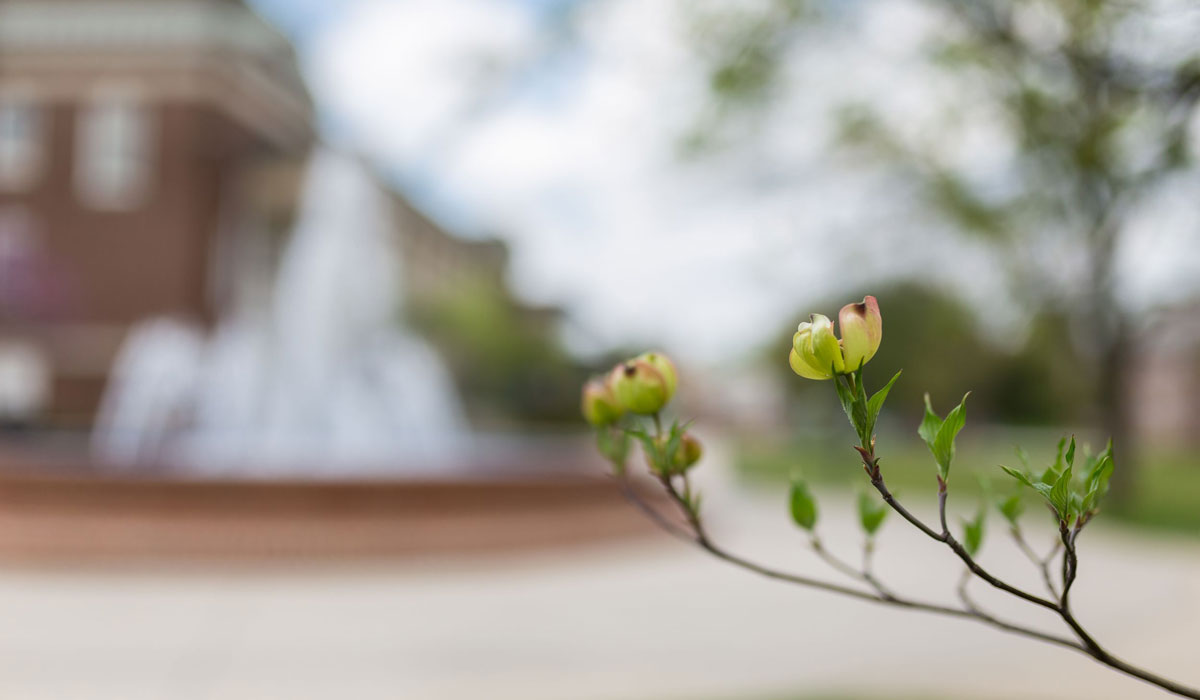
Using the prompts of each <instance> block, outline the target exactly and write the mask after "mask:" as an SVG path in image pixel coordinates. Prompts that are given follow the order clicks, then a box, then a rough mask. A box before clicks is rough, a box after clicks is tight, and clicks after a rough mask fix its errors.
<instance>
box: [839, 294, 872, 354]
mask: <svg viewBox="0 0 1200 700" xmlns="http://www.w3.org/2000/svg"><path fill="white" fill-rule="evenodd" d="M838 325H839V326H841V330H842V354H843V358H844V361H845V365H846V369H847V370H849V371H855V370H857V369H858V368H860V367H862V366H863V365H865V364H867V362H868V361H869V360H870V359H871V358H872V357H874V356H875V352H876V351H877V350H879V343H880V342H881V341H882V340H883V317H882V316H881V315H880V314H879V302H877V301H876V300H875V297H873V296H866V297H864V298H863V300H862V301H861V302H859V303H857V304H846V305H845V306H843V307H842V310H841V311H840V312H839V313H838Z"/></svg>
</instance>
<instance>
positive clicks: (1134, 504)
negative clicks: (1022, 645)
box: [736, 429, 1200, 536]
mask: <svg viewBox="0 0 1200 700" xmlns="http://www.w3.org/2000/svg"><path fill="white" fill-rule="evenodd" d="M1058 437H1059V435H1058V434H1056V433H1051V432H1047V431H1039V430H999V429H997V430H989V431H977V432H974V433H964V435H963V436H962V437H961V438H960V440H959V445H958V451H957V456H956V457H955V460H954V468H953V471H952V472H951V477H950V487H951V493H952V494H953V497H954V498H955V500H957V501H958V502H959V503H963V502H965V501H967V500H969V499H976V498H978V497H979V495H980V493H981V491H982V488H981V486H980V478H981V477H982V478H983V479H985V480H987V481H988V482H990V484H991V489H992V490H993V491H997V492H1005V493H1007V492H1008V491H1009V490H1011V489H1012V488H1013V481H1012V479H1011V478H1009V477H1008V476H1007V475H1005V474H1004V473H1003V472H1002V471H1001V470H1000V469H999V467H998V466H997V465H999V464H1006V465H1009V466H1018V467H1019V466H1020V461H1019V460H1018V458H1017V457H1016V454H1015V445H1017V444H1020V445H1022V446H1023V447H1024V448H1025V449H1026V450H1027V451H1028V453H1029V457H1030V462H1031V464H1033V465H1034V467H1035V469H1038V468H1040V467H1041V466H1042V465H1044V464H1046V463H1048V462H1049V461H1052V459H1053V452H1054V446H1055V444H1056V442H1057V440H1058ZM878 453H879V455H880V457H881V462H880V464H881V466H882V467H883V472H884V475H885V476H886V478H887V481H888V486H889V488H890V489H891V490H892V492H893V493H896V494H897V495H898V496H901V497H904V498H909V499H922V500H924V499H932V498H933V496H934V493H935V492H936V488H937V487H936V482H935V478H934V467H933V461H932V457H931V456H930V454H929V452H928V450H927V449H926V447H925V445H924V443H922V442H920V440H918V439H916V438H915V436H914V437H912V438H909V437H906V436H903V435H888V434H883V435H880V437H879V449H878ZM736 467H737V469H738V471H739V473H740V475H741V477H742V478H743V479H744V480H745V481H746V482H747V483H749V484H751V485H754V486H758V487H762V488H783V487H784V486H786V484H787V483H788V482H789V481H790V479H791V476H792V474H794V473H797V472H799V473H802V474H803V475H804V478H806V479H808V480H809V481H810V482H813V483H816V484H819V485H825V486H832V487H844V488H856V487H857V488H862V487H865V486H866V485H867V482H866V478H865V476H864V474H863V470H862V466H861V462H860V461H859V459H858V456H857V454H856V453H855V452H854V451H853V450H852V449H851V448H850V443H849V438H846V439H844V440H836V441H835V440H830V439H822V438H819V437H811V438H808V439H804V440H796V441H791V442H775V443H770V442H758V443H754V444H749V443H744V444H741V445H739V447H738V450H737V457H736ZM1117 468H1118V469H1119V468H1120V465H1119V464H1118V465H1117ZM1034 498H1035V497H1034V495H1033V494H1032V493H1029V494H1028V499H1027V502H1026V507H1027V509H1028V510H1031V511H1032V510H1033V509H1034V508H1036V505H1035V500H1034ZM1104 516H1106V518H1105V519H1106V520H1109V521H1110V522H1121V523H1123V524H1126V525H1129V526H1134V527H1140V528H1147V529H1152V530H1157V531H1162V532H1176V533H1184V534H1187V535H1192V536H1200V460H1197V459H1196V458H1195V457H1193V456H1192V454H1191V453H1190V452H1187V451H1185V450H1181V449H1176V450H1161V449H1160V450H1155V451H1151V452H1149V453H1147V454H1145V455H1143V457H1142V467H1141V469H1140V471H1139V474H1138V479H1137V481H1136V483H1135V489H1134V491H1133V493H1132V495H1131V496H1130V497H1129V498H1127V499H1125V500H1124V501H1123V502H1121V501H1116V500H1115V499H1112V498H1111V497H1110V504H1109V506H1108V508H1106V510H1105V512H1104Z"/></svg>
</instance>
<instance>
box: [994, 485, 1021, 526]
mask: <svg viewBox="0 0 1200 700" xmlns="http://www.w3.org/2000/svg"><path fill="white" fill-rule="evenodd" d="M997 508H998V509H999V510H1000V514H1001V515H1003V516H1004V519H1005V520H1007V521H1008V522H1009V523H1011V524H1013V525H1016V524H1017V521H1018V520H1019V519H1020V518H1021V514H1022V513H1024V512H1025V500H1024V499H1023V498H1022V497H1021V492H1020V491H1015V492H1013V493H1012V494H1011V495H1009V496H1008V497H1007V498H1003V499H1001V500H1000V502H999V503H998V504H997Z"/></svg>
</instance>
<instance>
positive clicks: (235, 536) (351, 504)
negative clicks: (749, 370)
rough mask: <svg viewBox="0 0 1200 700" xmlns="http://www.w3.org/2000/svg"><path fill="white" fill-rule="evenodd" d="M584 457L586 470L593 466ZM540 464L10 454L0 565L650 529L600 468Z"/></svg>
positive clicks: (1, 482)
mask: <svg viewBox="0 0 1200 700" xmlns="http://www.w3.org/2000/svg"><path fill="white" fill-rule="evenodd" d="M578 457H579V460H580V461H576V462H575V464H576V465H579V464H585V463H586V464H588V465H591V464H592V463H591V462H590V461H588V460H587V458H586V457H583V456H582V455H579V456H578ZM560 458H561V457H555V458H554V459H560ZM530 465H534V466H530ZM536 465H537V460H524V461H523V462H522V463H521V467H520V468H513V469H509V470H504V469H500V468H497V467H496V465H489V466H488V468H487V470H486V472H481V471H471V470H468V469H457V470H454V471H453V475H452V476H446V477H430V476H419V477H412V478H388V479H380V478H360V479H353V478H338V479H320V480H312V479H305V480H292V479H288V480H261V479H242V478H205V479H196V478H181V477H171V476H151V475H144V474H139V475H136V476H130V475H111V474H105V473H103V472H97V471H95V470H93V469H92V468H91V466H90V465H89V464H88V463H87V462H86V460H85V459H82V458H81V459H80V460H78V461H75V460H71V459H64V458H63V457H62V456H56V457H53V458H51V457H48V456H46V455H44V454H38V453H37V452H31V451H21V450H12V449H7V450H2V451H0V560H2V561H5V562H17V563H21V562H26V563H54V562H64V563H66V562H69V563H79V562H84V563H87V562H114V561H118V562H121V561H124V562H128V561H135V562H136V561H161V560H168V561H188V560H199V561H213V560H232V561H245V562H273V561H274V562H294V561H336V560H363V559H379V560H388V559H395V558H405V557H414V556H445V555H478V554H508V553H515V552H527V551H531V550H546V549H555V548H568V547H577V546H582V545H587V544H595V543H601V542H610V541H614V540H622V539H629V538H639V537H644V536H647V535H649V534H650V533H652V532H653V528H652V526H651V525H650V524H649V523H648V522H647V521H646V520H645V518H644V517H643V516H642V514H641V513H639V512H637V511H636V509H634V508H633V507H632V506H630V505H629V504H628V503H627V502H626V501H625V500H624V499H623V497H622V496H621V494H620V493H619V491H618V489H617V488H616V485H615V483H614V482H613V481H612V480H611V479H609V478H607V477H604V476H602V474H603V471H602V469H601V468H600V467H599V465H593V466H595V469H590V468H588V469H581V468H579V467H578V466H577V467H575V468H573V469H547V468H537V466H536ZM641 490H643V491H644V492H645V493H646V497H647V498H649V499H653V498H654V497H653V496H652V495H651V494H652V491H651V490H650V489H647V488H643V489H641Z"/></svg>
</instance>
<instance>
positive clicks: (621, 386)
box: [609, 359, 671, 415]
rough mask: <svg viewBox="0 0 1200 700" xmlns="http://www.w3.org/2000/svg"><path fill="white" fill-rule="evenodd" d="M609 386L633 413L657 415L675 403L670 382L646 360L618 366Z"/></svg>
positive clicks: (627, 409) (625, 407)
mask: <svg viewBox="0 0 1200 700" xmlns="http://www.w3.org/2000/svg"><path fill="white" fill-rule="evenodd" d="M609 382H610V384H611V385H612V390H613V394H614V395H616V397H617V403H619V404H620V405H621V407H622V408H624V409H625V410H626V411H629V412H630V413H638V414H641V415H653V414H655V413H658V412H659V411H661V410H662V408H663V406H666V405H667V402H668V401H670V400H671V395H670V392H669V391H668V390H667V380H666V379H665V378H664V377H663V376H662V373H660V372H659V371H658V370H657V369H655V368H654V365H651V364H650V363H649V362H646V361H645V360H639V359H633V360H630V361H628V362H622V363H621V364H619V365H617V366H616V367H614V368H613V371H612V374H611V375H610V378H609Z"/></svg>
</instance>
